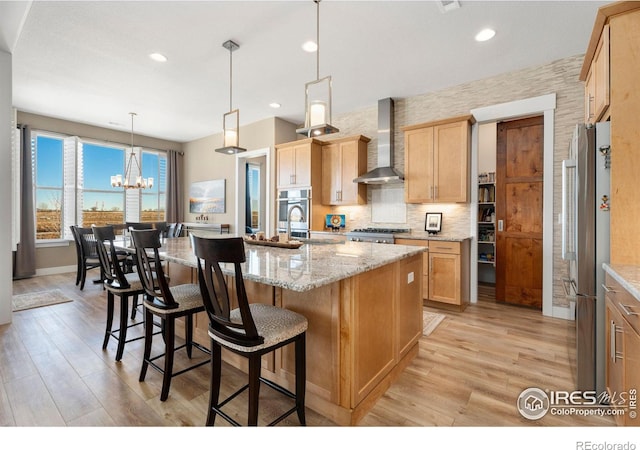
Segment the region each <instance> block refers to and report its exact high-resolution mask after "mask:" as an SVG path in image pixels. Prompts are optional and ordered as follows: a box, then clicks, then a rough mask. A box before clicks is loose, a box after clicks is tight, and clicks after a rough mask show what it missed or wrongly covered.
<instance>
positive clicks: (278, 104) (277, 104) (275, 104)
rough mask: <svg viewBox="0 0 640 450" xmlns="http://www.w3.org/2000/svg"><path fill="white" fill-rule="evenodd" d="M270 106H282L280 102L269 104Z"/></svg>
mask: <svg viewBox="0 0 640 450" xmlns="http://www.w3.org/2000/svg"><path fill="white" fill-rule="evenodd" d="M269 106H271V107H272V108H280V106H282V105H281V104H280V103H278V102H273V103H269Z"/></svg>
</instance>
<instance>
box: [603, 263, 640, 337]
mask: <svg viewBox="0 0 640 450" xmlns="http://www.w3.org/2000/svg"><path fill="white" fill-rule="evenodd" d="M605 293H606V296H607V298H608V299H609V300H610V301H611V303H612V304H613V305H614V306H615V307H616V309H617V310H618V311H620V314H621V315H622V317H624V319H625V320H626V321H627V322H629V325H631V327H632V328H633V329H634V330H635V332H636V333H639V334H640V302H639V301H638V300H636V298H635V297H634V296H632V295H631V294H630V293H629V292H628V291H627V290H626V289H624V288H623V287H622V286H621V285H620V283H618V282H617V281H616V280H614V279H613V278H612V277H611V276H610V275H609V274H606V278H605Z"/></svg>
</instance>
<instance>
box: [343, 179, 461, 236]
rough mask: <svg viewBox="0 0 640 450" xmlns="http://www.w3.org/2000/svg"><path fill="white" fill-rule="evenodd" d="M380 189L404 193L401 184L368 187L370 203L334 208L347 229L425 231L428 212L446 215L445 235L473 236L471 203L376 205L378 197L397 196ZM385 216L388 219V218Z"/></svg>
mask: <svg viewBox="0 0 640 450" xmlns="http://www.w3.org/2000/svg"><path fill="white" fill-rule="evenodd" d="M376 190H393V191H398V190H401V191H402V190H403V189H402V188H400V187H398V185H389V186H368V187H367V200H368V201H367V204H366V205H358V206H337V207H335V208H333V212H334V213H336V214H344V215H345V216H346V230H352V229H354V228H364V227H380V228H409V229H411V230H412V231H424V219H425V214H426V213H427V212H439V213H442V231H441V234H443V235H455V236H470V235H471V226H472V224H471V223H470V220H471V219H470V217H471V210H470V208H471V205H470V204H468V203H439V204H419V205H416V204H405V203H404V201H403V200H402V199H399V201H398V203H397V204H386V205H380V204H376V202H375V201H374V197H378V194H381V195H380V197H383V198H385V197H387V198H389V197H395V196H397V193H396V192H394V193H393V194H391V196H385V195H384V193H382V192H379V191H378V192H376ZM402 211H404V218H403V220H400V218H399V217H398V215H399V214H402ZM385 214H387V217H386V218H385Z"/></svg>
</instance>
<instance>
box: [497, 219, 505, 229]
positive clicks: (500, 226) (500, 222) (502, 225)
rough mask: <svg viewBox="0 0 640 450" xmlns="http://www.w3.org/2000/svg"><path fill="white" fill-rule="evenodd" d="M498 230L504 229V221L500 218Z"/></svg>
mask: <svg viewBox="0 0 640 450" xmlns="http://www.w3.org/2000/svg"><path fill="white" fill-rule="evenodd" d="M498 231H504V221H503V220H502V219H501V220H498Z"/></svg>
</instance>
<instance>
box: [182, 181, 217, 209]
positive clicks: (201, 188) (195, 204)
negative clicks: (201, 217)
mask: <svg viewBox="0 0 640 450" xmlns="http://www.w3.org/2000/svg"><path fill="white" fill-rule="evenodd" d="M225 181H226V180H224V179H222V180H211V181H198V182H195V183H191V190H190V191H189V212H191V213H195V214H215V213H224V212H225V188H226V185H225Z"/></svg>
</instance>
